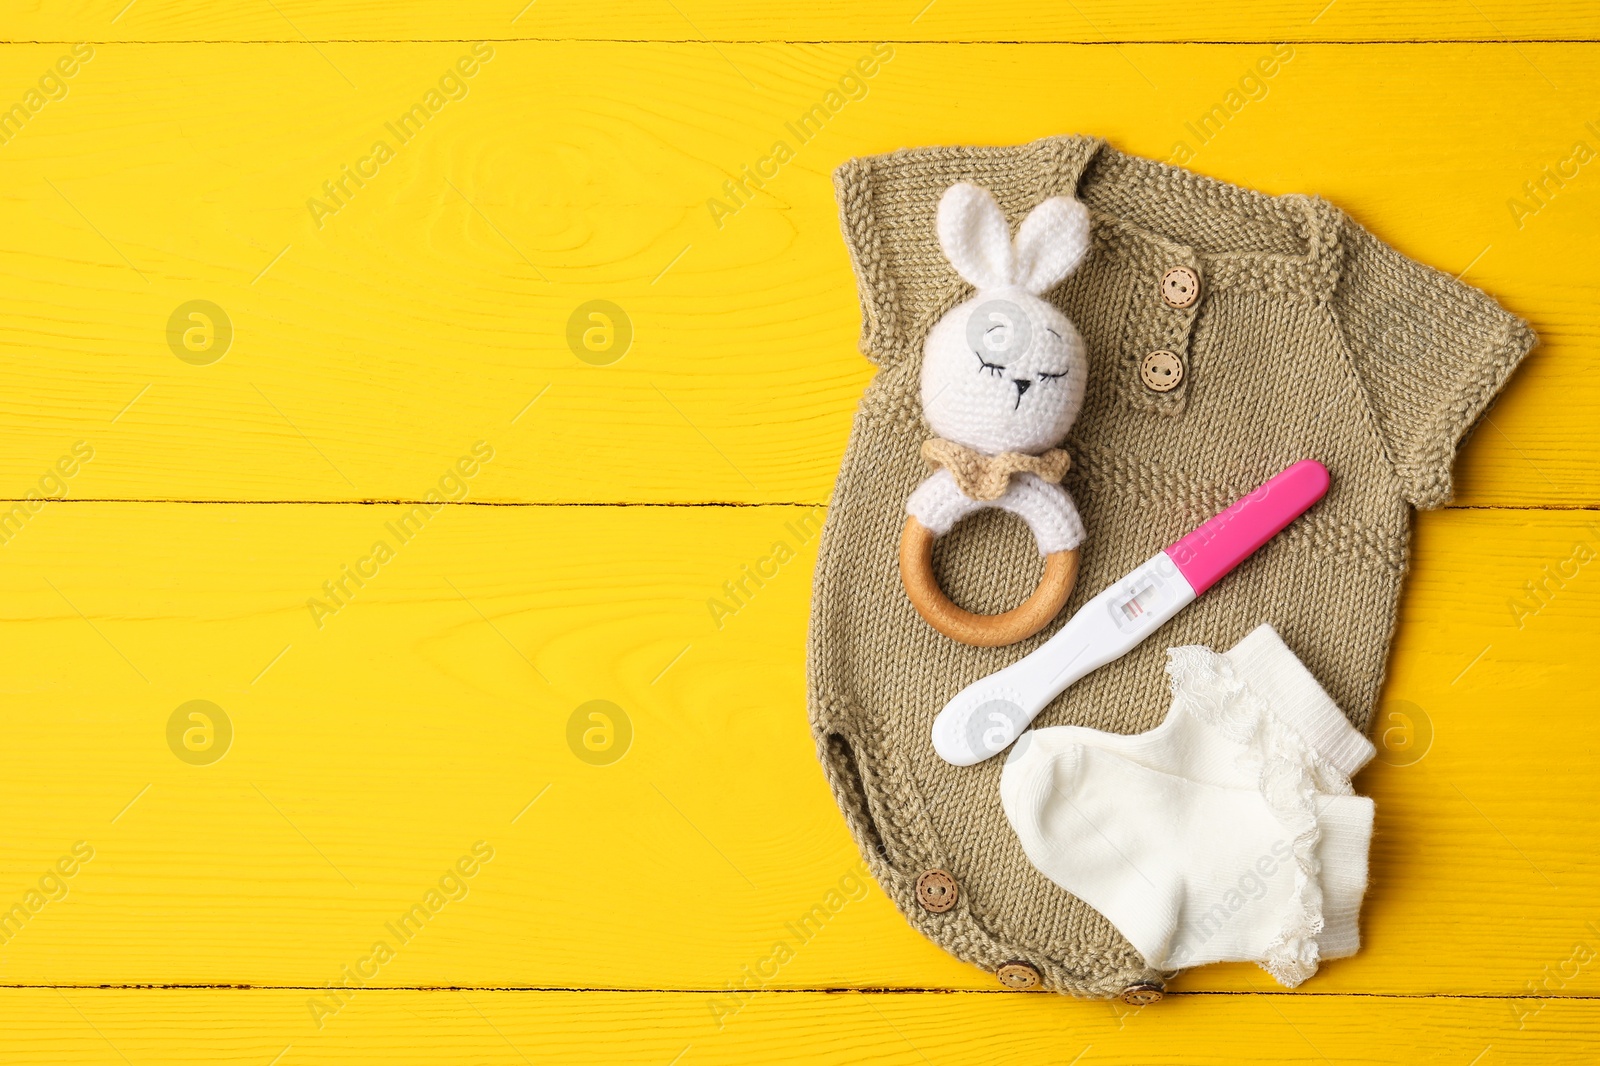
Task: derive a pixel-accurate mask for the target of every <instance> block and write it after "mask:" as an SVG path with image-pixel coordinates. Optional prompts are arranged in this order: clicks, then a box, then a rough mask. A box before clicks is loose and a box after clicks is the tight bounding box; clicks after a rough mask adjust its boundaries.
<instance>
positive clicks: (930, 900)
mask: <svg viewBox="0 0 1600 1066" xmlns="http://www.w3.org/2000/svg"><path fill="white" fill-rule="evenodd" d="M958 895H960V890H959V889H957V888H956V879H955V878H953V877H951V876H950V875H949V874H947V873H945V872H944V871H943V870H929V871H928V872H927V873H925V874H923V875H922V876H921V877H919V878H917V902H918V903H920V904H922V909H923V910H925V911H931V912H932V913H934V914H943V913H944V912H945V911H947V910H949V909H950V908H951V907H954V906H955V905H956V896H958Z"/></svg>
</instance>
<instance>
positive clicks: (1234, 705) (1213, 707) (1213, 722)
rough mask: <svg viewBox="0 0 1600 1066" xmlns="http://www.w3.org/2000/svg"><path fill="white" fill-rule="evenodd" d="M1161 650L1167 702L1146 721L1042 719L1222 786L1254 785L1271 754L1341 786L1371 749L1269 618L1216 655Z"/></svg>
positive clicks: (1336, 788) (1154, 765)
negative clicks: (1113, 724)
mask: <svg viewBox="0 0 1600 1066" xmlns="http://www.w3.org/2000/svg"><path fill="white" fill-rule="evenodd" d="M1167 656H1168V662H1167V673H1168V675H1170V676H1171V678H1172V707H1171V709H1170V710H1168V712H1167V717H1166V718H1165V719H1164V720H1163V721H1162V723H1161V724H1160V725H1158V726H1156V727H1155V728H1154V729H1151V730H1149V731H1148V732H1144V733H1134V734H1131V735H1127V734H1121V733H1105V732H1101V731H1100V730H1098V729H1087V728H1084V727H1082V726H1055V727H1051V728H1052V729H1060V730H1062V731H1063V733H1062V736H1064V737H1066V738H1067V739H1070V740H1071V741H1073V742H1074V743H1078V744H1084V745H1087V746H1089V747H1092V748H1101V749H1104V750H1106V751H1111V752H1115V753H1116V754H1118V755H1121V756H1123V757H1124V758H1127V759H1131V760H1133V761H1134V762H1136V763H1138V764H1139V765H1140V766H1147V767H1149V768H1150V769H1152V770H1160V771H1161V772H1163V773H1168V774H1172V775H1174V776H1176V777H1184V778H1188V779H1189V780H1190V781H1197V782H1200V783H1202V784H1210V785H1221V786H1223V787H1225V788H1253V787H1255V786H1256V784H1257V779H1258V777H1259V774H1260V769H1261V763H1262V761H1263V760H1264V759H1265V758H1267V757H1268V756H1269V755H1273V754H1277V755H1281V756H1284V757H1288V758H1293V759H1297V760H1299V761H1302V762H1305V763H1306V764H1307V765H1308V767H1309V768H1310V770H1311V771H1312V773H1313V777H1314V781H1315V783H1316V785H1317V788H1318V790H1319V791H1322V792H1331V793H1336V794H1345V793H1348V792H1349V791H1350V778H1351V777H1353V776H1355V773H1356V771H1357V770H1360V769H1361V768H1362V767H1363V766H1365V765H1366V764H1367V762H1368V761H1369V760H1370V759H1371V758H1372V756H1373V754H1374V752H1375V749H1374V748H1373V746H1372V742H1371V741H1370V740H1368V739H1367V738H1366V737H1364V736H1362V735H1361V733H1360V732H1358V731H1357V730H1356V728H1355V727H1354V726H1352V725H1351V724H1350V720H1349V719H1348V718H1346V717H1345V716H1344V714H1343V712H1341V711H1340V710H1339V707H1338V704H1336V703H1334V702H1333V699H1332V698H1331V697H1329V695H1328V694H1327V693H1326V692H1325V691H1323V688H1322V686H1321V685H1319V684H1318V683H1317V679H1316V678H1314V677H1312V676H1311V672H1310V671H1309V670H1307V669H1306V668H1305V666H1304V664H1302V663H1301V662H1300V660H1299V659H1297V658H1295V654H1294V652H1292V651H1290V650H1289V648H1288V646H1287V645H1286V644H1284V642H1283V640H1282V639H1281V638H1279V636H1278V634H1277V631H1276V630H1274V629H1273V628H1272V627H1271V626H1270V625H1266V624H1262V625H1259V626H1257V627H1256V628H1255V629H1254V630H1253V631H1252V632H1251V633H1250V635H1249V636H1247V637H1245V638H1244V639H1243V640H1241V641H1240V642H1239V643H1238V644H1236V645H1234V646H1233V647H1232V648H1231V649H1229V650H1228V651H1226V652H1224V653H1222V654H1220V655H1219V654H1217V653H1216V652H1214V651H1212V650H1211V649H1210V648H1206V647H1202V646H1198V645H1196V646H1190V647H1183V648H1172V649H1170V650H1169V651H1168V652H1167Z"/></svg>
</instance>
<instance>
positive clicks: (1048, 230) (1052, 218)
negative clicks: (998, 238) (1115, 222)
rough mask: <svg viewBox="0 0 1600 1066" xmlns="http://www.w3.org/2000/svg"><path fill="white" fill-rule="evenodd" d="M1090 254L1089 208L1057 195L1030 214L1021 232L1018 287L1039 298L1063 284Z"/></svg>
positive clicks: (1018, 249) (1018, 233) (1019, 235)
mask: <svg viewBox="0 0 1600 1066" xmlns="http://www.w3.org/2000/svg"><path fill="white" fill-rule="evenodd" d="M1088 251H1089V209H1088V208H1086V207H1084V206H1083V205H1082V204H1081V203H1079V202H1078V201H1077V200H1071V199H1068V198H1067V197H1065V196H1054V197H1051V198H1050V199H1048V200H1046V201H1045V202H1044V203H1042V204H1040V205H1039V206H1038V207H1036V208H1034V209H1033V210H1032V211H1031V212H1029V213H1028V217H1027V218H1025V219H1023V220H1022V227H1021V228H1020V229H1019V230H1018V231H1017V251H1016V256H1017V273H1016V278H1015V281H1016V284H1018V285H1020V286H1022V288H1024V289H1026V290H1027V291H1028V292H1031V293H1033V294H1034V295H1035V296H1037V295H1039V294H1040V293H1043V292H1045V291H1047V290H1049V289H1052V288H1054V287H1055V286H1056V285H1058V284H1060V283H1061V281H1062V280H1063V279H1064V278H1065V277H1066V276H1067V275H1068V274H1071V273H1072V272H1073V271H1074V270H1076V269H1077V268H1078V264H1079V263H1081V262H1083V257H1084V255H1085V253H1087V252H1088Z"/></svg>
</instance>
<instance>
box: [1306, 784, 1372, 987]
mask: <svg viewBox="0 0 1600 1066" xmlns="http://www.w3.org/2000/svg"><path fill="white" fill-rule="evenodd" d="M1373 809H1374V808H1373V803H1372V800H1370V799H1368V798H1367V797H1366V796H1318V797H1317V825H1318V827H1319V828H1320V829H1321V830H1322V839H1321V841H1320V842H1319V843H1318V844H1317V858H1318V860H1319V861H1320V863H1321V865H1322V935H1321V936H1319V937H1318V938H1317V947H1318V950H1319V952H1320V954H1321V956H1322V957H1323V958H1324V959H1343V958H1348V957H1349V956H1351V955H1354V954H1355V953H1356V952H1357V951H1358V950H1360V948H1361V925H1360V917H1361V900H1362V897H1363V896H1365V895H1366V892H1367V851H1368V849H1369V848H1370V847H1371V846H1372V814H1373Z"/></svg>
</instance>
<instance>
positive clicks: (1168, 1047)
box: [0, 989, 1600, 1066]
mask: <svg viewBox="0 0 1600 1066" xmlns="http://www.w3.org/2000/svg"><path fill="white" fill-rule="evenodd" d="M708 998H709V997H707V996H704V995H694V994H687V993H662V992H639V993H603V992H587V993H583V992H507V991H454V990H449V991H444V990H441V991H433V992H427V991H385V990H367V991H362V992H360V993H357V994H355V995H354V996H352V998H351V999H350V1001H349V1003H348V1004H347V1005H346V1006H345V1008H344V1009H343V1010H342V1011H341V1012H340V1013H339V1014H338V1015H336V1016H334V1017H332V1018H328V1019H325V1020H324V1025H323V1026H322V1028H321V1029H317V1028H315V1027H314V1026H313V1025H312V1024H311V1023H310V1020H309V1013H310V1012H309V1011H308V1009H307V1007H306V1004H305V1001H306V999H307V995H306V992H305V991H304V990H288V989H285V990H270V991H269V990H251V991H244V990H224V989H208V990H203V991H202V990H187V989H145V990H137V991H135V990H123V989H66V990H57V989H7V990H5V991H3V992H0V1024H4V1026H5V1030H6V1041H5V1043H4V1044H3V1045H0V1063H17V1064H19V1066H20V1064H27V1066H34V1064H36V1063H40V1062H51V1063H62V1064H67V1063H108V1062H122V1061H124V1059H125V1060H126V1061H130V1062H135V1063H139V1062H168V1063H206V1064H208V1066H209V1064H233V1063H238V1064H240V1066H262V1064H264V1063H273V1062H278V1063H281V1064H282V1066H314V1064H316V1063H346V1062H351V1061H374V1060H377V1059H379V1058H380V1057H381V1059H382V1061H384V1062H391V1063H395V1064H396V1066H407V1064H411V1063H429V1064H432V1063H440V1062H473V1063H507V1064H517V1063H528V1062H541V1063H551V1064H557V1063H582V1064H588V1063H597V1062H606V1063H609V1062H635V1063H663V1064H665V1063H682V1064H683V1066H706V1064H713V1063H735V1064H740V1066H743V1064H745V1063H751V1062H764V1063H801V1062H804V1063H840V1064H849V1066H854V1064H856V1063H861V1062H873V1063H885V1064H892V1063H904V1064H907V1066H922V1064H925V1063H928V1062H994V1061H1008V1062H1009V1061H1023V1062H1049V1063H1063V1064H1065V1063H1070V1062H1073V1061H1074V1056H1078V1057H1079V1058H1081V1060H1082V1061H1084V1062H1097V1063H1129V1064H1138V1066H1147V1064H1153V1066H1164V1064H1183V1066H1235V1064H1238V1063H1257V1062H1259V1063H1291V1064H1301V1063H1304V1064H1312V1063H1362V1064H1371V1066H1385V1064H1395V1066H1400V1064H1405V1066H1410V1064H1412V1063H1416V1062H1440V1063H1470V1062H1472V1061H1473V1060H1474V1058H1475V1057H1476V1058H1482V1059H1483V1061H1485V1062H1495V1063H1504V1064H1507V1066H1513V1064H1517V1063H1529V1064H1541V1066H1542V1064H1544V1063H1549V1062H1585V1061H1593V1059H1594V1057H1595V1056H1596V1055H1597V1054H1600V1036H1597V1035H1596V1029H1597V1026H1600V1005H1597V1004H1596V1003H1594V1002H1593V1001H1592V1000H1581V1001H1573V1000H1566V1001H1557V1002H1552V1003H1549V1004H1547V1005H1545V1006H1544V1007H1543V1008H1542V1009H1540V1010H1539V1011H1538V1012H1537V1014H1534V1015H1532V1016H1528V1017H1527V1020H1526V1023H1525V1024H1523V1025H1521V1026H1520V1027H1519V1019H1521V1018H1523V1017H1524V1016H1525V1015H1526V1012H1527V1010H1528V1009H1530V1008H1527V1007H1523V1006H1520V1005H1518V1004H1515V1003H1513V1002H1510V1001H1504V1000H1483V999H1452V998H1445V997H1438V998H1427V999H1394V998H1388V997H1382V996H1187V997H1182V996H1180V997H1172V998H1169V999H1168V1000H1166V1001H1164V1002H1162V1003H1159V1004H1156V1005H1154V1006H1150V1007H1146V1008H1144V1009H1142V1010H1139V1011H1132V1010H1130V1009H1129V1008H1126V1007H1121V1006H1120V1005H1118V1006H1117V1007H1116V1008H1113V1007H1112V1006H1110V1005H1108V1004H1104V1003H1082V1002H1073V1001H1071V1000H1067V999H1063V998H1061V997H1057V996H1053V995H1049V994H1035V995H1029V994H1026V993H1009V994H1005V993H994V994H989V995H985V994H981V993H958V994H952V995H916V994H885V995H870V994H862V993H848V994H838V995H825V994H819V993H796V994H789V995H777V994H768V995H766V996H763V997H756V998H754V999H752V1001H751V1003H750V1005H749V1006H748V1007H746V1009H745V1010H744V1011H742V1012H740V1013H739V1014H738V1015H737V1016H736V1017H733V1018H730V1019H726V1020H725V1021H724V1022H723V1024H722V1025H721V1027H720V1028H719V1027H718V1025H717V1024H716V1022H715V1020H714V1018H713V1017H712V1015H711V1013H710V1012H709V1011H708V1009H707V1000H708ZM119 1055H120V1056H123V1058H119V1057H118V1056H119ZM279 1056H281V1057H279Z"/></svg>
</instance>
